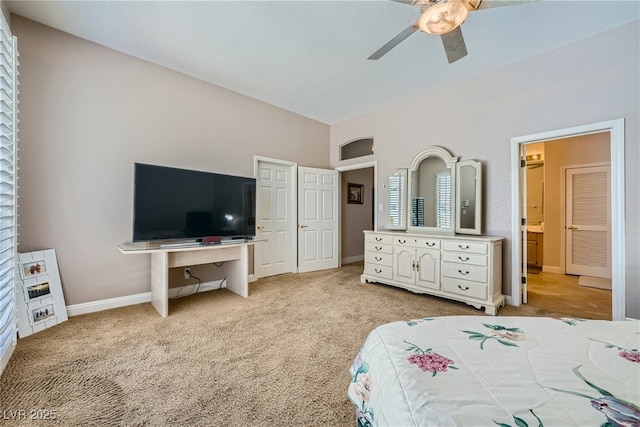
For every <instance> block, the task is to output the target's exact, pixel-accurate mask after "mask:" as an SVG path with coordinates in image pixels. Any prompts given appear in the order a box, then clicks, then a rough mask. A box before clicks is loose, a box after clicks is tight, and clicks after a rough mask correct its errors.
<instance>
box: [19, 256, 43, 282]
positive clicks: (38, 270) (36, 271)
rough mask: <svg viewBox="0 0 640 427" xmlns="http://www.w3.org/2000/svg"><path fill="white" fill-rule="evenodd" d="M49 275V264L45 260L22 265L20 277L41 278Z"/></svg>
mask: <svg viewBox="0 0 640 427" xmlns="http://www.w3.org/2000/svg"><path fill="white" fill-rule="evenodd" d="M43 274H47V263H46V262H45V260H44V259H41V260H38V261H28V262H25V263H22V264H21V265H20V275H21V276H22V279H23V280H24V279H29V278H31V277H36V276H41V275H43Z"/></svg>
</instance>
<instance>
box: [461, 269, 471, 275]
mask: <svg viewBox="0 0 640 427" xmlns="http://www.w3.org/2000/svg"><path fill="white" fill-rule="evenodd" d="M458 273H460V274H462V275H463V276H466V275H467V274H469V270H467V271H462V270H460V269H459V270H458Z"/></svg>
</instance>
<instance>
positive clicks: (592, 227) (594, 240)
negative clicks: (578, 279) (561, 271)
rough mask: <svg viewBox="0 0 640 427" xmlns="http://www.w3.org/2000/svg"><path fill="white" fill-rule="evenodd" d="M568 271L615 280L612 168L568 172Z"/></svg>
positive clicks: (590, 168)
mask: <svg viewBox="0 0 640 427" xmlns="http://www.w3.org/2000/svg"><path fill="white" fill-rule="evenodd" d="M566 188H567V191H566V230H565V232H566V272H567V274H576V275H580V276H593V277H601V278H607V279H610V278H611V193H610V189H611V168H610V166H594V167H583V168H575V169H567V171H566Z"/></svg>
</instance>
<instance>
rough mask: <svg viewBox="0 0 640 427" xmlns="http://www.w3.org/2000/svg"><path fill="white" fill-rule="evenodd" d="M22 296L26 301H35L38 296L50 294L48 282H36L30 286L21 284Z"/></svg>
mask: <svg viewBox="0 0 640 427" xmlns="http://www.w3.org/2000/svg"><path fill="white" fill-rule="evenodd" d="M23 289H24V296H25V298H26V301H27V302H31V301H35V300H37V299H39V298H42V297H46V296H49V295H51V287H50V286H49V282H44V283H38V284H35V285H32V286H28V285H25V286H23Z"/></svg>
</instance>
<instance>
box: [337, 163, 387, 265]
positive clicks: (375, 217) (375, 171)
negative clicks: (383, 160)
mask: <svg viewBox="0 0 640 427" xmlns="http://www.w3.org/2000/svg"><path fill="white" fill-rule="evenodd" d="M367 168H373V188H374V189H377V188H378V161H377V160H371V161H368V162H362V163H354V164H351V165H345V166H337V167H335V170H336V171H338V193H339V194H338V198H339V200H343V196H344V194H342V172H347V171H352V170H358V169H367ZM377 206H378V192H377V191H374V193H373V206H372V208H373V230H374V231H377V230H378V209H377ZM338 207H339V209H338V236H339V237H338V267H342V202H340V203H338ZM363 250H364V248H363Z"/></svg>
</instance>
